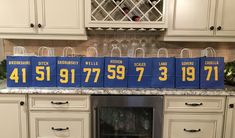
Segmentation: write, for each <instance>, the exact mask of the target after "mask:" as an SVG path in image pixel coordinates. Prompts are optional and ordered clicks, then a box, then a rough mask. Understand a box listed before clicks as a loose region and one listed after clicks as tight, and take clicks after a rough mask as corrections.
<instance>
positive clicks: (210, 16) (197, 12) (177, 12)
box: [168, 0, 216, 36]
mask: <svg viewBox="0 0 235 138" xmlns="http://www.w3.org/2000/svg"><path fill="white" fill-rule="evenodd" d="M215 5H216V0H174V1H172V2H171V3H170V14H169V15H170V16H169V29H168V35H169V36H170V35H177V36H210V35H213V32H214V31H211V30H210V26H214V16H215Z"/></svg>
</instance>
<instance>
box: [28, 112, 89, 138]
mask: <svg viewBox="0 0 235 138" xmlns="http://www.w3.org/2000/svg"><path fill="white" fill-rule="evenodd" d="M61 137H66V138H90V113H88V112H66V113H65V112H46V113H45V112H31V113H30V138H61Z"/></svg>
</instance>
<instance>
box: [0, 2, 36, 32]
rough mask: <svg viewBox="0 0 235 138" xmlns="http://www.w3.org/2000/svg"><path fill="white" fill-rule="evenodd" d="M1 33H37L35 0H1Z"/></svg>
mask: <svg viewBox="0 0 235 138" xmlns="http://www.w3.org/2000/svg"><path fill="white" fill-rule="evenodd" d="M0 19H1V21H0V33H35V30H34V28H30V24H31V23H33V24H35V12H34V1H33V0H0Z"/></svg>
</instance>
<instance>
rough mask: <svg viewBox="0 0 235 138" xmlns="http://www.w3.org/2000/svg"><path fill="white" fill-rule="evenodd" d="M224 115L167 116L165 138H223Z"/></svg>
mask: <svg viewBox="0 0 235 138" xmlns="http://www.w3.org/2000/svg"><path fill="white" fill-rule="evenodd" d="M222 119H223V115H177V114H172V115H169V114H168V115H165V120H164V122H165V123H164V136H163V137H164V138H221V137H222Z"/></svg>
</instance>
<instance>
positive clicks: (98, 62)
mask: <svg viewBox="0 0 235 138" xmlns="http://www.w3.org/2000/svg"><path fill="white" fill-rule="evenodd" d="M90 50H94V51H95V52H96V57H82V60H81V69H82V87H103V86H104V58H102V57H97V56H98V52H97V49H96V48H95V47H89V48H88V49H87V52H89V51H90Z"/></svg>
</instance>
